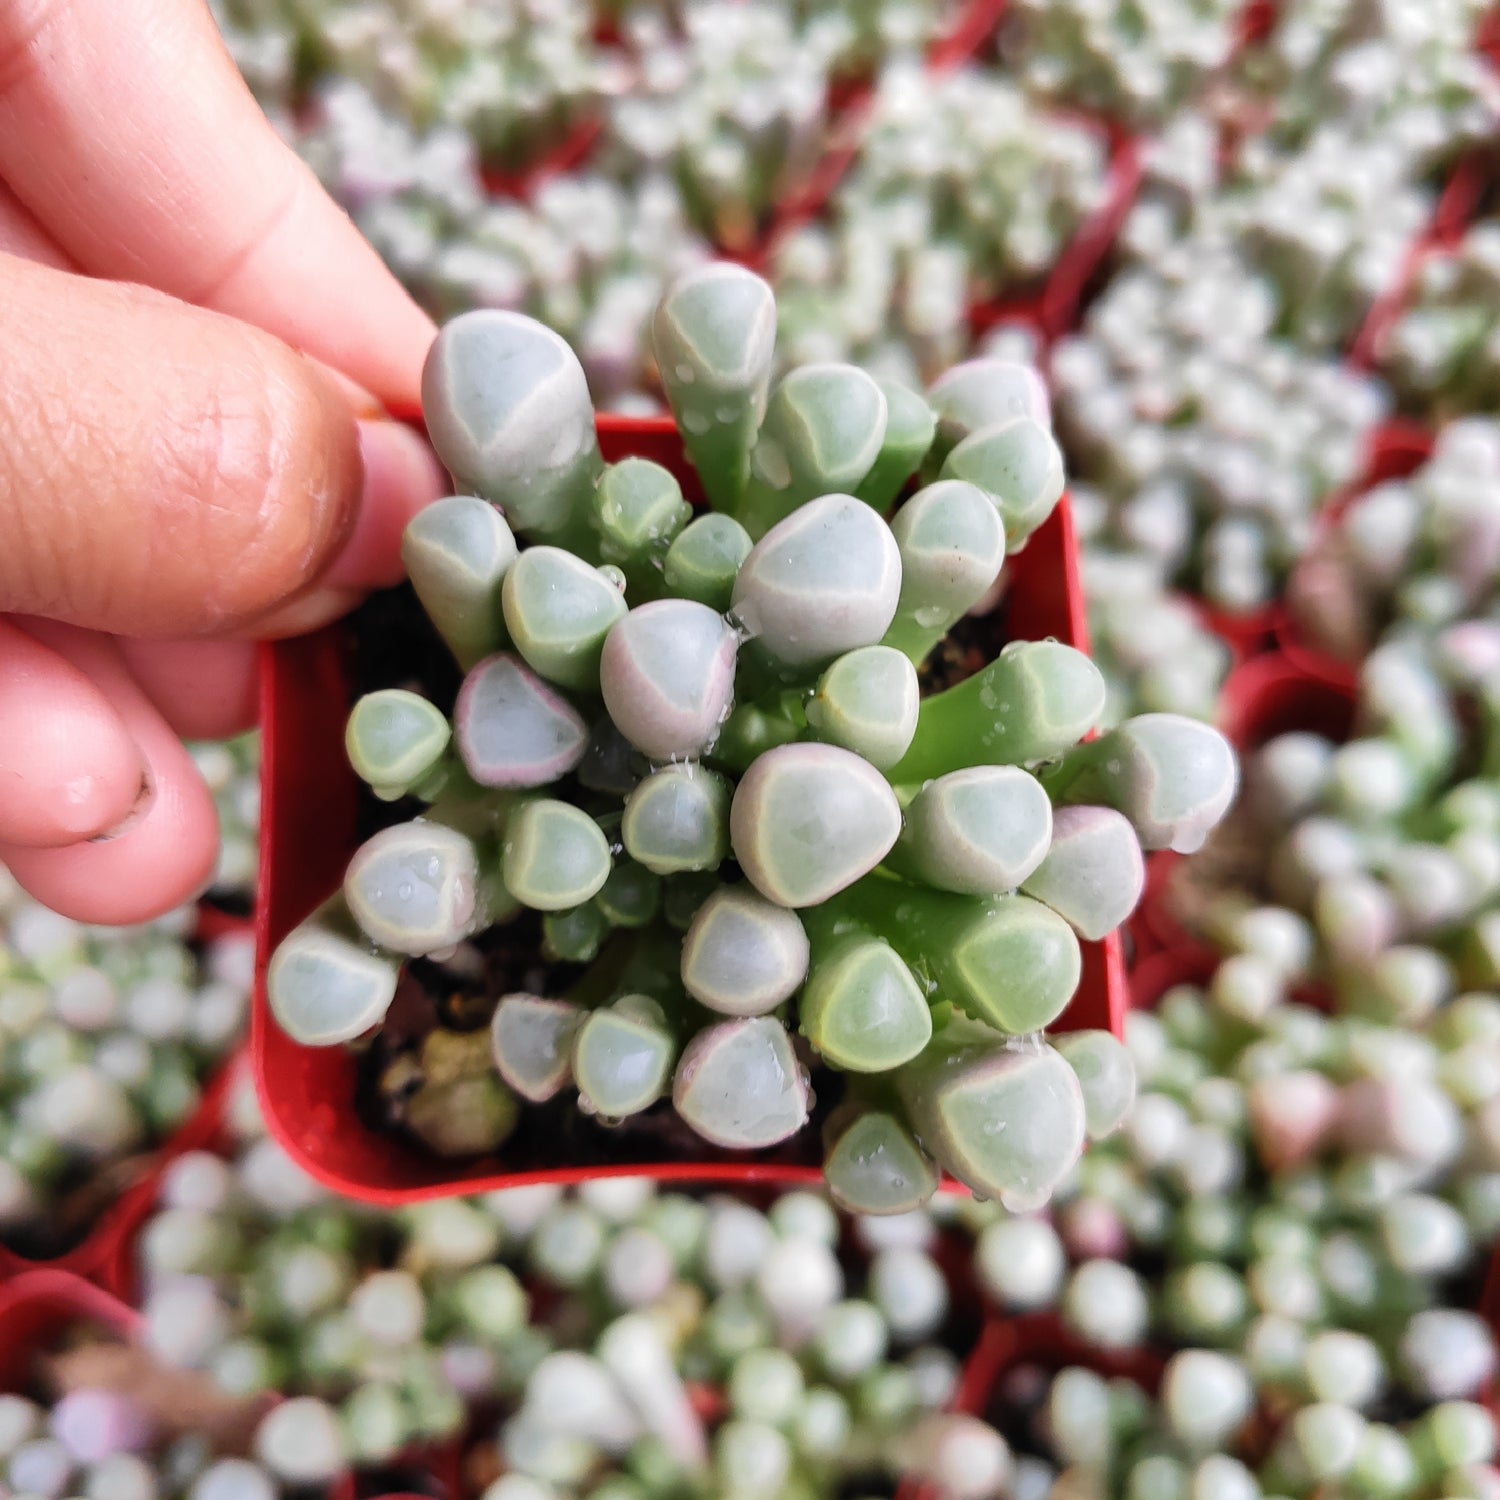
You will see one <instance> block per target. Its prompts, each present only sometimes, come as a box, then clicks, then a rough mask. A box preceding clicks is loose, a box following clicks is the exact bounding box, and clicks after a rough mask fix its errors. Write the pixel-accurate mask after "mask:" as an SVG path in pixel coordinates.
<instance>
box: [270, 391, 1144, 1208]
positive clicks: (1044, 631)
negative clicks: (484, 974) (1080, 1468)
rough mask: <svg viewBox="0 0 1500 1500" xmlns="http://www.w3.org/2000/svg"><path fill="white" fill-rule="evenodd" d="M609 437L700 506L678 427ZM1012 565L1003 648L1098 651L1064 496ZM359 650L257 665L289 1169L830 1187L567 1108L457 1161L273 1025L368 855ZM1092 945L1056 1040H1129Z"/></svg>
mask: <svg viewBox="0 0 1500 1500" xmlns="http://www.w3.org/2000/svg"><path fill="white" fill-rule="evenodd" d="M599 440H600V447H601V449H602V451H603V454H604V457H605V459H606V460H607V461H610V462H613V461H616V460H618V459H620V458H624V457H626V456H628V455H637V456H641V457H646V458H650V459H653V460H655V461H656V462H658V463H662V464H664V465H665V466H666V467H668V468H670V469H672V470H673V472H674V473H676V474H677V476H678V477H679V479H680V480H682V482H683V487H684V490H685V492H686V493H687V494H688V495H689V497H693V496H695V495H696V494H697V488H696V482H695V476H694V474H693V472H692V470H691V469H690V468H689V467H688V465H687V462H686V459H685V456H684V454H683V450H682V447H681V444H680V443H679V441H678V438H677V433H676V429H675V428H674V427H673V425H672V423H671V420H670V419H668V418H659V419H634V420H632V419H625V418H611V417H602V418H601V419H600V421H599ZM1010 568H1011V585H1010V591H1009V594H1008V596H1007V602H1006V605H1005V606H1004V608H1005V612H1006V639H1012V640H1028V639H1029V640H1041V639H1045V638H1048V637H1050V638H1052V639H1055V640H1058V641H1061V642H1064V643H1065V644H1068V645H1073V646H1077V647H1079V648H1080V649H1084V650H1086V649H1087V647H1088V632H1087V624H1086V620H1085V615H1084V606H1083V594H1082V588H1081V585H1080V582H1079V574H1078V556H1077V547H1076V544H1075V541H1074V537H1073V530H1072V522H1071V519H1070V516H1069V512H1068V506H1067V500H1066V498H1065V499H1064V500H1063V502H1062V503H1061V504H1060V505H1059V506H1058V507H1057V509H1056V510H1055V511H1054V512H1053V515H1052V517H1051V518H1050V520H1048V522H1047V523H1046V524H1045V525H1044V526H1043V527H1042V528H1041V529H1040V530H1039V531H1038V532H1037V533H1036V535H1035V536H1034V537H1033V538H1032V540H1031V542H1030V543H1029V544H1028V546H1027V547H1026V549H1025V550H1024V551H1023V552H1021V553H1020V554H1019V555H1018V556H1016V557H1015V558H1014V559H1012V561H1011V564H1010ZM349 647H350V637H349V634H348V632H347V630H346V629H345V628H343V627H333V628H330V629H328V630H324V631H322V632H320V633H319V634H316V635H312V636H306V637H303V638H301V639H299V640H291V641H282V642H277V643H276V644H274V645H271V646H267V647H263V648H262V652H263V654H262V657H261V732H262V742H263V751H262V765H261V784H262V815H261V869H262V872H263V876H262V879H263V884H262V890H261V901H260V906H259V912H258V914H257V940H258V941H257V961H256V993H255V1004H254V1010H253V1012H252V1018H251V1052H252V1056H253V1060H254V1068H255V1078H256V1086H257V1089H258V1091H259V1094H260V1098H261V1106H262V1109H263V1111H264V1114H265V1118H266V1122H267V1125H268V1126H269V1128H270V1130H271V1132H272V1134H273V1135H275V1137H276V1138H277V1140H279V1141H280V1142H281V1144H282V1145H283V1146H284V1147H285V1148H286V1150H287V1151H288V1152H289V1153H290V1155H291V1156H292V1157H293V1159H294V1160H296V1161H297V1162H298V1163H299V1164H300V1165H301V1166H302V1167H303V1168H304V1169H305V1170H306V1171H307V1172H308V1173H310V1174H311V1175H312V1176H313V1177H315V1178H316V1179H317V1180H318V1181H320V1182H322V1183H324V1184H325V1185H327V1186H328V1187H330V1188H332V1189H333V1190H334V1191H336V1192H340V1193H343V1194H346V1195H347V1196H349V1197H352V1198H358V1199H362V1200H363V1201H365V1202H370V1203H384V1204H397V1203H407V1202H413V1201H416V1200H419V1199H423V1198H437V1197H443V1196H447V1195H451V1194H455V1193H474V1192H487V1191H490V1190H493V1189H496V1188H504V1187H514V1186H518V1185H521V1184H524V1183H534V1182H576V1181H583V1180H587V1179H590V1178H595V1177H610V1176H641V1175H646V1176H651V1177H655V1178H657V1179H658V1180H661V1181H696V1182H738V1183H744V1182H767V1183H782V1184H794V1183H795V1184H813V1183H818V1182H821V1181H822V1169H821V1162H822V1151H821V1144H820V1142H819V1140H818V1138H817V1131H816V1130H815V1129H813V1128H811V1127H809V1128H807V1129H804V1130H803V1131H801V1132H799V1134H798V1135H797V1136H796V1137H795V1138H793V1140H791V1141H790V1142H787V1143H785V1144H784V1145H782V1146H780V1147H776V1148H773V1149H772V1150H770V1151H762V1152H733V1151H727V1150H724V1149H722V1148H719V1147H715V1146H711V1145H709V1144H708V1143H707V1142H696V1143H695V1146H694V1149H693V1150H692V1151H691V1154H687V1155H683V1154H680V1152H678V1151H677V1150H675V1149H674V1150H668V1149H666V1148H665V1147H664V1146H663V1145H661V1144H653V1142H652V1141H651V1140H650V1139H642V1138H641V1136H640V1135H638V1134H636V1133H630V1134H627V1133H624V1132H610V1131H606V1130H604V1129H602V1128H601V1127H598V1126H596V1125H594V1124H592V1123H591V1122H589V1121H588V1120H587V1119H586V1118H585V1117H584V1116H583V1115H581V1114H580V1113H579V1112H578V1111H577V1110H576V1109H575V1108H573V1107H572V1106H571V1102H570V1103H569V1107H568V1108H567V1109H566V1110H565V1111H561V1112H559V1111H556V1110H553V1111H551V1112H544V1111H543V1110H538V1109H536V1108H534V1107H530V1106H528V1107H527V1108H526V1109H524V1110H523V1113H522V1117H521V1120H522V1123H521V1126H520V1128H519V1129H518V1131H517V1133H516V1135H515V1137H513V1138H512V1140H511V1141H510V1142H508V1143H507V1145H506V1147H505V1149H504V1150H503V1151H502V1152H501V1153H499V1154H497V1155H494V1156H488V1157H481V1158H469V1159H463V1160H445V1159H443V1158H440V1157H438V1156H436V1155H432V1154H429V1153H428V1152H426V1151H423V1150H421V1149H419V1148H417V1147H416V1146H414V1145H412V1144H409V1143H408V1142H406V1141H405V1140H403V1139H402V1138H401V1137H400V1136H398V1135H397V1134H395V1133H393V1132H390V1131H385V1130H377V1129H373V1128H371V1127H370V1126H368V1125H367V1124H365V1123H364V1121H363V1120H362V1119H361V1118H360V1115H359V1113H358V1111H357V1109H356V1104H355V1101H356V1089H357V1084H358V1079H357V1073H358V1062H359V1060H358V1058H357V1057H356V1056H355V1054H354V1053H352V1052H351V1051H349V1050H347V1049H346V1048H343V1047H326V1048H314V1047H303V1046H300V1045H299V1044H298V1043H296V1042H294V1041H293V1040H292V1039H291V1038H290V1037H288V1036H287V1035H286V1034H285V1033H284V1032H283V1031H282V1030H281V1029H280V1028H279V1027H278V1026H277V1025H276V1024H275V1022H274V1021H273V1020H272V1018H271V1014H270V1010H269V1008H268V1006H267V1003H266V996H265V968H266V964H267V962H268V960H269V958H270V955H271V954H272V953H273V952H274V951H275V948H276V945H277V944H278V943H279V942H280V941H281V939H282V938H284V937H285V936H286V935H287V933H289V932H290V931H291V930H292V928H294V927H295V926H296V925H297V924H298V923H299V922H300V921H302V920H303V918H305V917H306V916H307V915H308V913H309V912H311V911H312V910H313V908H314V907H315V906H317V905H318V904H319V903H320V902H322V901H323V900H325V899H326V898H327V897H328V896H330V895H331V894H332V893H333V892H334V891H336V890H337V889H338V887H339V884H340V882H341V881H342V879H343V874H344V868H345V865H346V864H347V862H348V859H349V856H350V855H351V854H352V853H353V851H354V849H355V848H356V847H357V838H356V832H355V825H356V811H357V804H358V783H357V781H356V778H355V776H354V773H353V772H352V771H351V770H350V768H349V765H348V762H347V761H346V759H345V756H344V721H345V719H346V718H347V716H348V712H349V707H350V679H349V675H348V667H349V659H350V653H349ZM1082 948H1083V978H1082V981H1081V983H1080V985H1079V989H1078V993H1077V995H1076V996H1075V997H1074V998H1073V1001H1072V1002H1071V1004H1070V1005H1069V1006H1068V1009H1067V1010H1066V1011H1065V1012H1064V1014H1063V1016H1062V1018H1061V1020H1060V1021H1059V1023H1058V1026H1057V1028H1056V1029H1058V1030H1065V1031H1066V1030H1084V1029H1108V1030H1111V1031H1114V1032H1115V1033H1116V1035H1118V1034H1119V1033H1120V1030H1121V1027H1122V1025H1123V1019H1124V1014H1125V1011H1126V1009H1127V1007H1128V999H1127V995H1126V988H1125V973H1124V962H1123V956H1122V949H1121V943H1120V937H1119V935H1118V934H1111V936H1110V937H1108V938H1106V939H1105V940H1104V941H1103V942H1102V943H1084V944H1083V945H1082ZM528 1121H530V1122H531V1126H532V1128H530V1129H528ZM560 1127H561V1128H560ZM949 1186H952V1184H950V1185H949Z"/></svg>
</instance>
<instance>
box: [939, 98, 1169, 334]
mask: <svg viewBox="0 0 1500 1500" xmlns="http://www.w3.org/2000/svg"><path fill="white" fill-rule="evenodd" d="M1054 113H1056V114H1059V115H1060V116H1061V117H1063V118H1066V119H1069V120H1071V121H1073V123H1076V124H1084V125H1087V126H1090V127H1091V128H1093V129H1095V130H1097V131H1098V132H1099V133H1100V134H1102V135H1106V136H1108V138H1109V141H1110V160H1109V170H1108V173H1107V174H1106V177H1105V183H1104V188H1105V192H1104V202H1103V204H1102V205H1101V206H1100V207H1099V208H1098V209H1097V210H1096V211H1095V212H1094V213H1093V214H1091V215H1090V216H1089V217H1088V218H1087V219H1085V220H1084V222H1083V223H1082V224H1081V225H1080V226H1079V228H1078V231H1077V233H1076V234H1074V236H1073V238H1072V239H1071V240H1070V241H1069V242H1068V244H1067V246H1066V247H1065V248H1064V250H1063V252H1062V254H1061V255H1060V256H1059V257H1058V259H1057V263H1056V264H1055V265H1054V266H1053V267H1052V269H1051V270H1050V271H1049V272H1048V273H1047V277H1046V280H1045V281H1044V282H1043V283H1042V285H1041V287H1040V288H1039V289H1037V290H1034V291H1030V292H1020V293H1016V294H1009V295H1002V296H999V297H996V298H993V299H992V300H990V301H987V302H981V303H979V304H978V305H977V306H975V307H973V308H971V309H970V311H969V329H970V332H971V333H974V334H980V333H988V332H989V331H990V330H991V329H993V328H999V327H1003V326H1004V325H1006V324H1008V323H1016V324H1020V325H1022V326H1023V327H1026V328H1029V329H1031V330H1033V331H1034V332H1036V333H1037V334H1039V335H1040V336H1041V338H1042V339H1043V340H1044V341H1045V342H1047V343H1049V344H1050V343H1051V342H1052V341H1053V340H1054V339H1057V338H1061V337H1062V335H1063V334H1065V333H1071V332H1073V331H1074V330H1075V329H1076V328H1077V327H1078V322H1079V318H1080V316H1081V313H1082V308H1083V302H1084V296H1085V294H1086V292H1087V291H1088V289H1089V287H1090V284H1091V283H1092V282H1093V281H1094V279H1095V277H1096V276H1097V275H1098V272H1099V268H1100V267H1101V266H1102V265H1103V264H1104V262H1105V261H1106V260H1107V259H1108V257H1109V252H1110V250H1111V249H1112V248H1113V247H1114V243H1115V237H1116V235H1118V234H1119V232H1120V228H1121V226H1122V225H1123V224H1124V222H1125V220H1126V218H1127V217H1128V216H1129V214H1130V210H1131V209H1132V208H1133V207H1134V206H1135V200H1136V196H1137V194H1138V193H1139V192H1140V187H1141V178H1142V175H1143V171H1144V163H1143V161H1142V155H1141V146H1142V142H1141V138H1140V137H1138V136H1134V135H1130V134H1128V133H1126V132H1125V131H1123V130H1121V129H1120V128H1118V127H1117V126H1115V125H1113V124H1111V123H1109V122H1106V121H1101V120H1098V119H1094V118H1092V117H1089V116H1085V115H1080V114H1077V113H1074V112H1069V111H1054Z"/></svg>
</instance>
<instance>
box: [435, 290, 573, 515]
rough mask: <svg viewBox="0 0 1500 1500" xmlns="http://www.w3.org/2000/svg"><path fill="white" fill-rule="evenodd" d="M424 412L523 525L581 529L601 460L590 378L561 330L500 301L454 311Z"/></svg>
mask: <svg viewBox="0 0 1500 1500" xmlns="http://www.w3.org/2000/svg"><path fill="white" fill-rule="evenodd" d="M422 414H423V416H424V417H425V418H426V421H427V431H428V434H429V435H430V436H431V438H432V445H433V447H434V448H436V449H437V452H438V457H439V458H441V459H442V461H443V463H444V464H445V465H446V466H447V468H448V470H449V472H450V473H451V474H452V475H453V476H454V478H455V479H457V480H458V481H459V483H460V484H462V485H464V486H465V487H466V488H468V489H472V490H473V491H474V492H475V493H476V494H479V495H483V496H484V498H485V499H486V500H493V501H494V502H495V503H496V504H497V505H500V506H503V507H504V509H505V515H506V519H507V520H508V521H509V522H510V524H511V526H512V527H513V528H514V529H515V530H516V531H518V532H520V533H522V534H523V535H527V536H537V537H542V538H550V537H558V538H562V537H565V536H567V535H568V534H569V533H571V532H574V531H576V530H577V529H578V527H579V522H580V518H581V514H582V511H583V507H584V506H586V505H587V503H588V499H589V496H590V495H591V494H592V492H593V488H594V484H595V481H596V480H597V479H598V478H599V473H600V470H601V468H602V464H601V462H600V458H599V444H598V441H597V439H596V438H595V436H594V408H593V403H592V401H591V400H590V398H589V388H588V381H587V380H586V379H585V378H584V373H583V366H582V365H580V364H579V363H578V357H577V355H575V354H574V353H573V351H572V350H571V349H570V348H569V347H568V344H567V341H566V340H565V339H564V338H562V337H561V336H560V335H559V334H556V333H554V332H553V331H552V330H551V329H550V328H547V327H544V326H543V325H542V324H541V323H538V322H536V321H535V320H534V319H532V318H528V317H525V316H523V315H522V314H520V313H513V312H500V311H496V310H493V309H482V310H479V311H476V312H466V313H462V314H460V315H459V316H458V317H456V318H453V319H451V320H450V321H449V322H447V323H445V324H444V325H443V328H442V330H441V331H440V332H439V333H438V336H437V338H436V339H435V340H434V341H433V345H432V349H431V350H430V351H429V353H428V356H427V364H426V366H425V368H424V369H423V371H422Z"/></svg>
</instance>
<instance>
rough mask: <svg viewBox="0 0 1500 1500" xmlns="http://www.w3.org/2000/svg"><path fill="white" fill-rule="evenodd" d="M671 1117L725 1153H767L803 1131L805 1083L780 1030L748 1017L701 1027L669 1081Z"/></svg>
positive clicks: (772, 1022) (768, 1019)
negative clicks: (760, 1150)
mask: <svg viewBox="0 0 1500 1500" xmlns="http://www.w3.org/2000/svg"><path fill="white" fill-rule="evenodd" d="M672 1103H673V1105H674V1106H675V1107H676V1110H677V1113H678V1114H679V1115H681V1116H682V1118H683V1119H684V1120H685V1121H686V1122H687V1124H688V1125H689V1126H690V1127H691V1128H692V1129H693V1130H694V1131H695V1132H696V1133H697V1134H698V1135H700V1136H702V1137H703V1139H704V1140H706V1141H711V1142H712V1143H713V1144H714V1145H716V1146H724V1147H727V1148H728V1149H730V1150H734V1151H740V1150H754V1149H756V1148H758V1147H763V1146H774V1145H775V1144H776V1143H777V1142H778V1141H784V1140H786V1139H787V1137H788V1136H792V1135H795V1134H796V1133H797V1132H798V1131H799V1130H801V1129H802V1127H803V1126H804V1125H805V1124H807V1113H808V1108H809V1105H810V1098H809V1094H808V1086H807V1075H806V1074H805V1073H804V1072H803V1070H802V1065H801V1064H800V1063H799V1062H798V1061H797V1054H796V1051H795V1050H794V1049H793V1047H792V1039H791V1037H790V1036H788V1035H787V1030H786V1027H784V1026H783V1025H782V1024H781V1022H780V1021H778V1020H776V1019H775V1017H773V1016H749V1017H741V1018H738V1019H736V1020H732V1021H721V1022H719V1023H718V1024H717V1025H714V1026H708V1027H705V1028H704V1029H703V1030H702V1031H700V1032H699V1033H698V1034H697V1035H696V1036H695V1037H694V1038H693V1039H692V1041H690V1042H689V1043H688V1044H687V1047H686V1048H685V1049H684V1050H683V1054H682V1057H681V1059H680V1061H679V1062H678V1064H677V1072H676V1074H675V1076H674V1077H673V1080H672Z"/></svg>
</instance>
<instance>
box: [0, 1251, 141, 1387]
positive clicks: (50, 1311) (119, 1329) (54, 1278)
mask: <svg viewBox="0 0 1500 1500" xmlns="http://www.w3.org/2000/svg"><path fill="white" fill-rule="evenodd" d="M80 1323H82V1324H93V1325H94V1326H96V1327H103V1328H106V1329H108V1330H109V1331H110V1332H111V1333H116V1334H119V1335H120V1336H121V1337H122V1338H124V1337H128V1336H129V1335H131V1334H132V1333H134V1332H135V1330H136V1328H137V1327H138V1326H139V1324H140V1315H139V1314H138V1313H135V1312H132V1311H131V1310H130V1308H128V1307H127V1306H126V1305H125V1304H124V1303H123V1302H121V1301H119V1300H118V1299H117V1298H115V1297H112V1296H110V1294H109V1293H108V1292H106V1291H104V1290H103V1289H102V1288H100V1287H97V1286H95V1285H94V1284H93V1283H92V1282H89V1281H85V1280H84V1279H83V1277H81V1276H76V1275H74V1274H73V1273H72V1272H70V1271H60V1270H56V1269H51V1268H49V1269H47V1270H43V1271H27V1272H25V1273H24V1274H22V1275H20V1276H17V1277H16V1278H15V1279H14V1280H12V1281H8V1282H6V1283H5V1284H4V1285H0V1391H6V1392H18V1391H24V1390H25V1389H26V1384H27V1381H28V1379H29V1377H30V1375H31V1366H32V1362H33V1361H34V1360H35V1359H36V1357H37V1355H39V1354H40V1353H42V1352H43V1351H44V1350H45V1349H46V1348H47V1346H48V1345H49V1344H51V1343H52V1342H53V1341H54V1340H56V1339H58V1338H60V1337H61V1336H62V1335H63V1334H64V1333H66V1332H67V1330H68V1329H69V1328H71V1327H73V1326H75V1325H76V1324H80Z"/></svg>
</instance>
